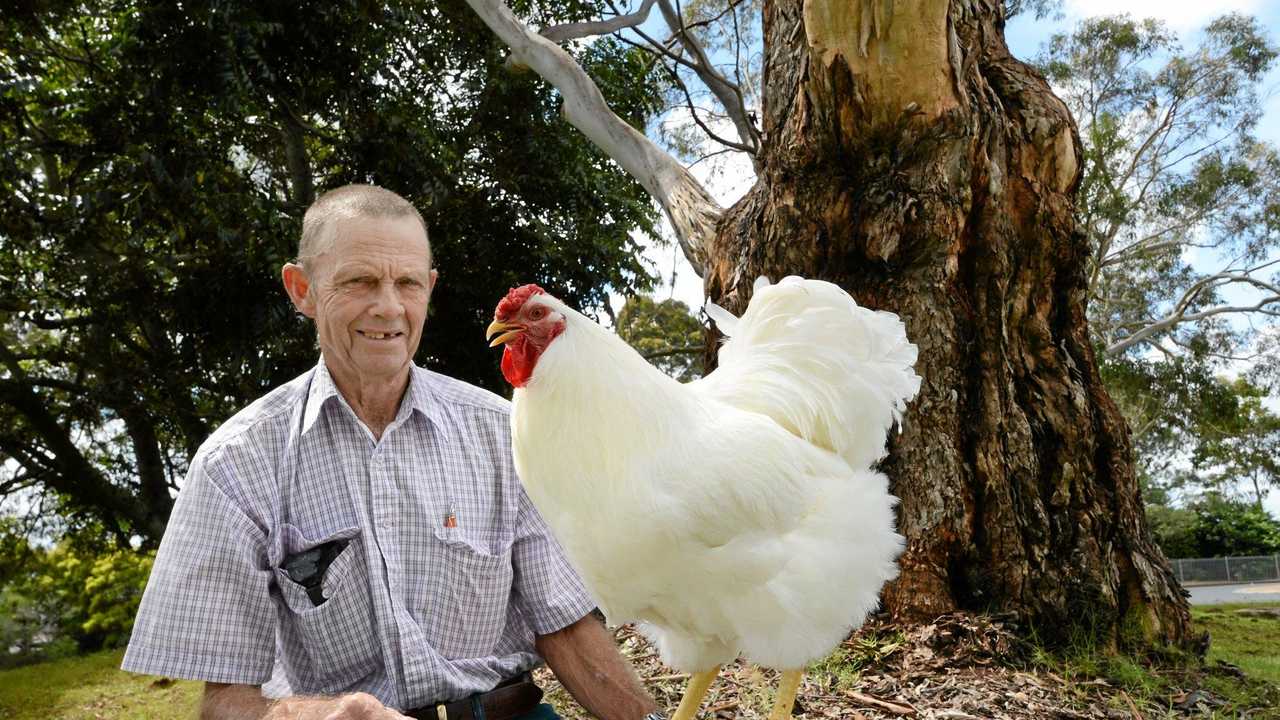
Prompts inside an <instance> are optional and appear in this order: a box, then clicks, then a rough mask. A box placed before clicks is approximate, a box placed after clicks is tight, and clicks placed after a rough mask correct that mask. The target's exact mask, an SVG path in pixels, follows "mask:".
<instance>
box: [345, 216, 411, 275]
mask: <svg viewBox="0 0 1280 720" xmlns="http://www.w3.org/2000/svg"><path fill="white" fill-rule="evenodd" d="M335 231H336V237H335V238H334V242H333V245H332V246H331V247H330V248H329V251H328V252H327V253H324V254H326V255H329V256H330V257H329V258H328V259H329V260H330V262H332V263H333V264H334V266H335V267H343V266H346V265H351V264H360V265H369V264H375V265H380V266H381V265H386V264H388V263H391V264H395V265H397V266H402V267H405V268H406V269H416V268H422V269H430V267H431V245H430V243H429V242H428V240H427V234H426V232H425V231H424V230H423V228H422V224H421V223H419V222H418V221H417V219H416V218H414V217H412V216H404V217H396V218H362V217H356V218H346V219H343V220H342V221H340V222H339V223H338V224H337V227H336V228H335Z"/></svg>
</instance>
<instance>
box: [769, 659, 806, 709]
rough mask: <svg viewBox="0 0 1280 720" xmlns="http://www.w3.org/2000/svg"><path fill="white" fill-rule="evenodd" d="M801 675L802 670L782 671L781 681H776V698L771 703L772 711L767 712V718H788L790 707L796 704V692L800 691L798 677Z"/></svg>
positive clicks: (802, 673)
mask: <svg viewBox="0 0 1280 720" xmlns="http://www.w3.org/2000/svg"><path fill="white" fill-rule="evenodd" d="M803 675H804V671H803V670H785V671H783V673H782V681H781V682H780V683H778V699H777V700H775V701H774V703H773V712H771V713H769V720H789V718H790V717H791V708H793V707H795V704H796V694H797V693H799V692H800V678H801V677H802V676H803Z"/></svg>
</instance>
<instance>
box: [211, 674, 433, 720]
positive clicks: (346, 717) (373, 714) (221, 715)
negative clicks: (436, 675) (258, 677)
mask: <svg viewBox="0 0 1280 720" xmlns="http://www.w3.org/2000/svg"><path fill="white" fill-rule="evenodd" d="M200 718H201V720H409V719H408V718H407V717H406V716H404V715H401V714H400V713H398V712H396V711H395V710H392V709H391V708H388V707H386V706H385V705H383V704H382V703H381V702H378V698H376V697H374V696H372V695H370V694H368V693H350V694H348V695H339V696H337V697H288V698H284V699H281V700H277V701H272V700H270V699H269V698H265V697H263V696H262V690H261V689H259V688H257V687H254V686H252V685H224V684H222V683H205V684H204V699H203V700H202V701H201V703H200Z"/></svg>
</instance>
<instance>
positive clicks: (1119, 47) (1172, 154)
mask: <svg viewBox="0 0 1280 720" xmlns="http://www.w3.org/2000/svg"><path fill="white" fill-rule="evenodd" d="M1278 53H1280V50H1278V49H1277V47H1276V46H1275V45H1274V44H1273V43H1272V42H1271V41H1270V40H1269V39H1268V38H1267V36H1266V32H1265V30H1264V29H1263V28H1261V27H1260V26H1259V25H1258V23H1257V21H1256V20H1254V19H1253V18H1250V17H1244V16H1240V15H1224V16H1222V17H1220V18H1218V19H1217V20H1214V21H1213V22H1211V23H1210V24H1209V25H1208V26H1207V27H1206V28H1205V29H1204V32H1203V40H1202V41H1201V43H1200V45H1199V46H1198V47H1195V48H1193V49H1190V50H1184V49H1183V48H1182V47H1181V45H1179V43H1178V41H1177V38H1176V37H1174V36H1173V35H1172V34H1171V33H1169V32H1168V31H1167V30H1166V29H1165V27H1164V26H1163V25H1162V24H1161V23H1159V22H1157V21H1155V20H1142V21H1139V20H1134V19H1131V18H1130V17H1128V16H1114V17H1101V18H1091V19H1087V20H1084V21H1082V22H1081V23H1080V24H1079V25H1078V26H1077V27H1076V29H1075V30H1074V31H1073V32H1071V33H1069V34H1059V35H1055V36H1054V37H1053V38H1052V40H1051V41H1050V42H1049V45H1048V47H1047V48H1046V50H1045V52H1044V53H1043V54H1042V55H1041V56H1040V57H1039V58H1038V59H1037V61H1038V63H1039V64H1040V65H1041V67H1042V68H1043V69H1044V71H1045V73H1046V75H1047V76H1048V78H1049V80H1050V81H1051V82H1052V83H1054V85H1055V88H1057V89H1058V90H1059V94H1060V95H1061V97H1062V99H1063V100H1064V101H1065V102H1066V104H1067V105H1068V107H1069V108H1070V109H1071V112H1072V114H1073V115H1074V116H1075V118H1076V120H1077V122H1078V123H1079V126H1080V138H1081V141H1082V142H1083V145H1084V167H1083V178H1082V180H1081V185H1080V195H1079V204H1080V226H1081V230H1082V231H1083V232H1084V233H1085V235H1086V237H1087V238H1088V240H1089V242H1090V245H1091V247H1092V249H1093V252H1092V256H1091V258H1090V262H1089V266H1088V268H1087V272H1088V278H1089V292H1090V305H1089V322H1090V329H1091V331H1092V332H1093V333H1094V335H1095V341H1096V342H1097V343H1098V345H1099V346H1100V347H1102V348H1104V349H1105V350H1106V352H1108V353H1111V354H1116V353H1121V352H1133V353H1137V352H1138V351H1149V350H1151V349H1155V350H1157V351H1160V352H1163V353H1165V354H1168V353H1171V352H1174V351H1177V350H1179V349H1183V350H1186V351H1189V352H1191V353H1193V354H1197V355H1200V354H1205V353H1212V354H1215V355H1219V356H1234V355H1240V354H1243V352H1242V351H1243V350H1244V349H1247V347H1248V343H1249V342H1250V341H1252V340H1254V339H1255V338H1254V334H1253V333H1252V332H1250V331H1247V330H1236V329H1233V328H1232V327H1230V326H1228V325H1227V324H1226V323H1225V322H1223V320H1224V318H1225V317H1226V316H1229V315H1232V314H1236V313H1246V314H1249V315H1250V316H1251V317H1252V318H1254V319H1255V320H1256V322H1257V323H1258V327H1264V326H1266V325H1267V324H1272V323H1269V318H1270V317H1271V316H1273V315H1274V314H1276V311H1277V309H1280V282H1278V281H1277V277H1280V276H1268V273H1269V272H1270V273H1272V274H1274V269H1273V267H1274V265H1275V264H1276V263H1277V262H1280V256H1277V251H1278V250H1280V154H1278V153H1277V151H1276V149H1275V148H1274V147H1272V146H1270V145H1268V144H1266V143H1263V142H1261V141H1259V140H1258V139H1257V138H1256V137H1255V136H1254V130H1255V129H1256V127H1257V125H1258V122H1259V119H1260V117H1261V110H1260V102H1259V90H1260V86H1261V83H1262V79H1263V77H1264V76H1265V75H1266V73H1267V72H1268V71H1269V70H1270V69H1271V68H1272V67H1273V66H1274V64H1275V60H1276V57H1277V54H1278ZM1197 260H1198V261H1199V262H1197ZM1211 263H1213V264H1215V265H1214V266H1213V269H1210V270H1208V271H1206V270H1204V269H1202V268H1203V267H1204V266H1207V265H1209V264H1211ZM1268 313H1270V314H1268Z"/></svg>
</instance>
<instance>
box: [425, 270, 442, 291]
mask: <svg viewBox="0 0 1280 720" xmlns="http://www.w3.org/2000/svg"><path fill="white" fill-rule="evenodd" d="M439 277H440V273H439V272H437V271H436V269H435V268H431V275H430V277H429V278H428V279H427V293H430V292H431V291H432V290H435V289H436V278H439Z"/></svg>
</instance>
